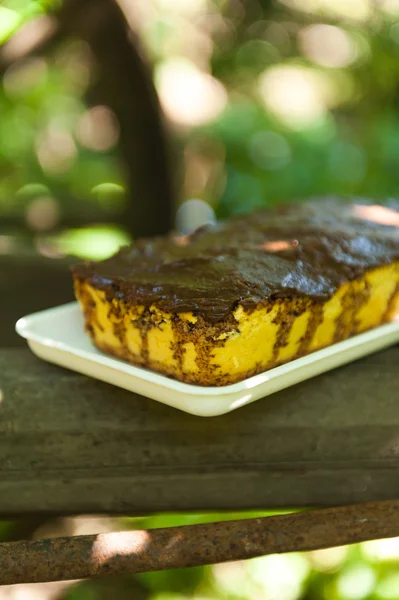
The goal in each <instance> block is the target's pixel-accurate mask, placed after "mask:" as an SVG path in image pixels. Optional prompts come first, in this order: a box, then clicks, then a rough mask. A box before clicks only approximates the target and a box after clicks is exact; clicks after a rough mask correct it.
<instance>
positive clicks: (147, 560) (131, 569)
mask: <svg viewBox="0 0 399 600" xmlns="http://www.w3.org/2000/svg"><path fill="white" fill-rule="evenodd" d="M398 535H399V501H386V502H377V503H368V504H359V505H352V506H344V507H337V508H330V509H324V510H314V511H307V512H302V513H296V514H290V515H279V516H274V517H264V518H258V519H246V520H240V521H224V522H219V523H206V524H201V525H190V526H183V527H170V528H166V529H152V530H146V531H144V530H143V531H122V532H117V533H105V534H99V535H84V536H76V537H70V538H56V539H46V540H38V541H21V542H12V543H3V544H0V584H1V585H4V584H14V583H27V582H39V581H59V580H71V579H82V578H87V577H93V576H99V575H122V574H127V573H142V572H145V571H158V570H163V569H175V568H181V567H193V566H198V565H205V564H212V563H218V562H226V561H232V560H241V559H247V558H253V557H255V556H261V555H265V554H274V553H281V552H294V551H302V550H315V549H320V548H328V547H333V546H340V545H344V544H352V543H355V542H361V541H365V540H369V539H379V538H388V537H395V536H398Z"/></svg>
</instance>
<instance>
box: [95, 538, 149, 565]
mask: <svg viewBox="0 0 399 600" xmlns="http://www.w3.org/2000/svg"><path fill="white" fill-rule="evenodd" d="M150 541H151V536H150V534H149V533H148V532H147V531H139V530H137V531H123V532H120V531H118V532H115V533H106V534H99V535H97V536H96V539H95V541H94V542H93V546H92V550H91V558H92V560H93V561H94V562H95V563H97V564H98V565H99V567H101V566H102V565H104V564H105V563H107V562H108V561H110V560H112V559H113V558H115V557H116V556H131V557H132V558H134V555H135V554H141V553H142V552H143V551H144V550H146V549H147V548H148V546H149V544H150Z"/></svg>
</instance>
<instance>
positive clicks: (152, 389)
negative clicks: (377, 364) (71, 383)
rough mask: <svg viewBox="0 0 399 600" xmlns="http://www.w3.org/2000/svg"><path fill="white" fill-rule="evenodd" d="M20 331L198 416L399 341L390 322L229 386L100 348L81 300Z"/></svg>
mask: <svg viewBox="0 0 399 600" xmlns="http://www.w3.org/2000/svg"><path fill="white" fill-rule="evenodd" d="M16 330H17V332H18V333H19V335H21V336H22V337H24V338H26V339H27V341H28V344H29V346H30V348H31V350H32V351H33V352H34V354H36V355H37V356H39V357H40V358H42V359H44V360H46V361H48V362H51V363H55V364H57V365H60V366H62V367H66V368H67V369H71V370H73V371H77V372H79V373H83V374H84V375H89V376H90V377H94V378H96V379H100V380H101V381H106V382H107V383H111V384H113V385H116V386H119V387H121V388H124V389H126V390H129V391H131V392H136V393H137V394H141V395H142V396H147V397H148V398H152V399H153V400H158V401H159V402H163V403H164V404H168V405H169V406H173V407H175V408H178V409H180V410H183V411H185V412H188V413H191V414H193V415H199V416H202V417H212V416H216V415H222V414H224V413H227V412H230V411H232V410H235V409H236V408H240V407H241V406H245V405H246V404H249V403H250V402H254V401H255V400H259V399H260V398H264V397H265V396H269V395H270V394H273V393H274V392H277V391H279V390H282V389H284V388H287V387H289V386H291V385H294V384H296V383H299V382H300V381H304V380H305V379H309V378H311V377H314V376H315V375H319V374H320V373H324V372H325V371H329V370H331V369H334V368H335V367H339V366H340V365H343V364H345V363H348V362H351V361H353V360H356V359H358V358H361V357H362V356H365V355H367V354H371V353H373V352H376V351H378V350H381V349H382V348H385V347H387V346H390V345H392V344H394V343H396V342H399V322H394V323H389V324H386V325H382V326H380V327H377V328H376V329H372V330H370V331H367V332H366V333H362V334H359V335H357V336H354V337H352V338H350V339H348V340H346V341H344V342H340V343H338V344H334V345H333V346H329V347H328V348H324V349H323V350H319V351H317V352H313V354H309V355H308V356H304V357H302V358H298V359H296V360H294V361H292V362H290V363H287V364H285V365H282V366H280V367H276V368H275V369H271V370H270V371H266V372H265V373H261V374H260V375H255V376H254V377H250V378H249V379H246V380H244V381H241V382H239V383H234V384H232V385H226V386H223V387H202V386H198V385H191V384H187V383H181V382H180V381H176V380H174V379H170V378H169V377H165V376H164V375H160V374H158V373H154V372H152V371H149V370H147V369H143V368H140V367H135V366H133V365H130V364H128V363H127V362H124V361H122V360H118V359H117V358H112V357H109V356H106V355H105V354H103V353H102V352H100V351H99V350H97V349H96V348H95V347H94V346H93V344H92V343H91V342H90V340H89V338H88V336H87V335H86V333H85V331H84V326H83V317H82V314H81V311H80V308H79V306H78V304H77V303H76V302H73V303H71V304H65V305H64V306H59V307H56V308H50V309H49V310H44V311H42V312H39V313H35V314H33V315H29V316H27V317H24V318H22V319H20V320H19V321H18V323H17V324H16Z"/></svg>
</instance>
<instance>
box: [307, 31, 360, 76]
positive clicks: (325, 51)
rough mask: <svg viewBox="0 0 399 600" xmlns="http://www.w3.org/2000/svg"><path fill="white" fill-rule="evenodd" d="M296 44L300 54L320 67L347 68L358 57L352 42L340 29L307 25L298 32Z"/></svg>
mask: <svg viewBox="0 0 399 600" xmlns="http://www.w3.org/2000/svg"><path fill="white" fill-rule="evenodd" d="M298 42H299V47H300V50H301V52H302V54H303V55H304V56H306V58H308V59H309V60H311V61H313V62H314V63H316V64H318V65H321V66H322V67H332V68H343V67H348V66H349V65H350V64H352V63H353V62H354V61H355V60H356V59H357V56H358V51H357V47H356V44H355V42H354V40H353V39H352V38H351V36H350V35H349V34H348V33H347V32H346V31H345V30H344V29H342V28H341V27H334V26H332V25H325V24H323V23H317V24H315V25H309V26H308V27H304V28H303V29H301V30H300V31H299V34H298Z"/></svg>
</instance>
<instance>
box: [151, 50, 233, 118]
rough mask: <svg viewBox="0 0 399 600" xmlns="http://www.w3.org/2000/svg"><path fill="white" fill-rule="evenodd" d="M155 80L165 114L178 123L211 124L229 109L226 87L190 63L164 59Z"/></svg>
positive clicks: (181, 60)
mask: <svg viewBox="0 0 399 600" xmlns="http://www.w3.org/2000/svg"><path fill="white" fill-rule="evenodd" d="M155 80H156V85H157V89H158V92H159V95H160V100H161V103H162V105H163V108H164V110H165V112H166V113H167V115H168V117H169V118H170V119H171V120H173V121H175V122H176V123H178V124H181V125H192V126H194V125H202V124H205V123H208V122H209V121H212V120H214V119H216V117H218V116H219V115H220V113H221V112H222V111H223V109H224V108H225V106H226V103H227V93H226V90H225V88H224V87H223V85H222V84H221V83H220V82H219V81H218V80H217V79H215V78H213V77H212V76H211V75H209V74H208V73H203V72H202V71H200V70H199V69H198V68H197V67H196V66H195V65H194V64H193V63H191V62H190V61H188V60H184V59H169V60H164V61H163V62H161V63H160V65H159V66H158V67H157V69H156V73H155Z"/></svg>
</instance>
